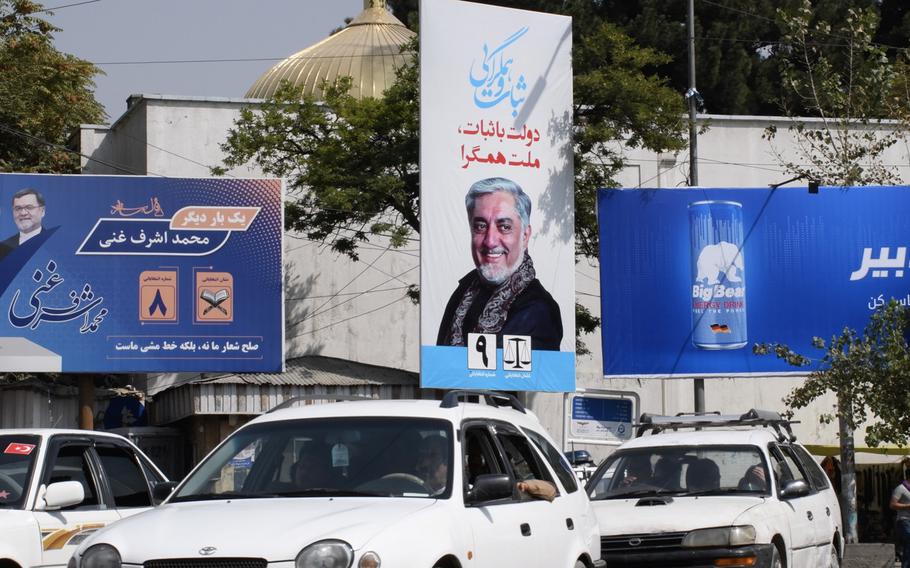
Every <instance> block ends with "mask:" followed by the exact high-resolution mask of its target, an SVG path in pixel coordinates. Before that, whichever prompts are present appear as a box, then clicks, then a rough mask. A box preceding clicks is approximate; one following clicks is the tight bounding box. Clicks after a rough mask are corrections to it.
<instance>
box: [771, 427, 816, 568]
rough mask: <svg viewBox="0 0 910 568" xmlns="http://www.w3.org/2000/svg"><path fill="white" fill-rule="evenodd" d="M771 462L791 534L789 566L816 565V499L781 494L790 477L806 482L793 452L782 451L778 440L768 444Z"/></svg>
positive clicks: (778, 495)
mask: <svg viewBox="0 0 910 568" xmlns="http://www.w3.org/2000/svg"><path fill="white" fill-rule="evenodd" d="M768 450H769V451H768V453H769V455H770V456H771V466H772V468H773V470H774V477H775V479H776V480H777V497H778V499H779V500H780V505H781V507H782V509H783V511H784V516H785V518H786V519H787V520H788V524H789V529H790V531H789V532H790V536H789V542H787V543H786V544H787V548H788V549H789V552H790V558H791V560H790V562H788V563H787V565H788V566H819V564H818V560H819V559H818V549H817V542H816V535H815V522H814V521H815V516H816V514H817V512H816V511H814V510H813V508H815V506H816V503H815V502H814V501H813V500H812V499H811V498H810V497H811V495H804V496H799V497H788V498H783V497H781V494H780V493H781V489H782V488H783V487H784V486H785V485H786V484H787V483H789V482H790V481H792V480H802V481H805V482H806V483H807V484H808V481H807V480H806V479H805V477H804V476H803V473H802V470H801V469H800V468H799V467H797V465H796V462H795V461H794V459H793V457H792V456H789V455H787V454H784V453H783V452H782V451H781V448H780V447H779V446H778V445H777V444H772V445H771V447H769V448H768Z"/></svg>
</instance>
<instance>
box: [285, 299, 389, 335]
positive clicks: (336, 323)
mask: <svg viewBox="0 0 910 568" xmlns="http://www.w3.org/2000/svg"><path fill="white" fill-rule="evenodd" d="M405 298H407V296H402V297H400V298H398V299H396V300H392V301H391V302H389V303H388V304H383V305H382V306H379V307H378V308H373V309H372V310H369V311H366V312H363V313H362V314H357V315H356V316H351V317H349V318H345V319H342V320H338V321H335V322H332V323H330V324H328V325H326V326H323V327H320V328H318V329H314V330H312V331H304V332H303V333H298V334H297V335H291V336H290V337H287V339H294V338H295V337H300V336H302V335H310V334H313V333H316V332H319V331H322V330H324V329H328V328H330V327H333V326H336V325H338V324H340V323H344V322H346V321H351V320H352V319H357V318H359V317H363V316H368V315H370V314H372V313H375V312H378V311H379V310H383V309H385V308H388V307H389V306H391V305H392V304H395V303H397V302H400V301H402V300H404V299H405Z"/></svg>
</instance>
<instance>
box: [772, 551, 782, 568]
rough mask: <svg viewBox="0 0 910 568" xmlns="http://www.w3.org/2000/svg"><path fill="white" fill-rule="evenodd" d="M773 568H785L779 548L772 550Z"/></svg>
mask: <svg viewBox="0 0 910 568" xmlns="http://www.w3.org/2000/svg"><path fill="white" fill-rule="evenodd" d="M771 568H784V561H783V560H782V559H781V557H780V549H779V548H778V547H777V546H775V547H774V548H773V549H772V550H771Z"/></svg>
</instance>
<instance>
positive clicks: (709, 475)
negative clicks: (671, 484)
mask: <svg viewBox="0 0 910 568" xmlns="http://www.w3.org/2000/svg"><path fill="white" fill-rule="evenodd" d="M718 487H720V468H718V467H717V464H716V463H715V462H714V460H712V459H708V458H701V459H697V460H695V461H694V462H692V463H690V464H689V468H688V469H687V470H686V488H687V489H688V490H689V491H710V490H712V489H717V488H718Z"/></svg>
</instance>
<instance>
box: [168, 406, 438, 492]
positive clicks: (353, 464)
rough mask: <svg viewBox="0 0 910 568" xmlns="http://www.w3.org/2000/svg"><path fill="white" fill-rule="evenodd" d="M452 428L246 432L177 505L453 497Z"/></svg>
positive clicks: (380, 424)
mask: <svg viewBox="0 0 910 568" xmlns="http://www.w3.org/2000/svg"><path fill="white" fill-rule="evenodd" d="M452 453H453V443H452V428H451V423H449V422H448V421H444V420H437V419H428V418H401V417H388V418H387V417H350V418H327V419H306V420H281V421H274V422H264V423H260V424H253V425H250V426H247V427H244V428H241V429H240V430H238V431H237V432H235V433H234V434H232V435H231V436H229V437H228V438H227V440H225V442H224V443H223V444H222V445H221V446H220V447H219V448H218V449H216V450H215V452H214V453H212V454H211V455H210V456H209V457H208V458H207V459H206V460H205V461H204V462H203V463H202V464H200V466H199V467H198V468H197V469H196V471H195V472H193V474H191V475H190V477H188V478H187V480H186V482H185V483H184V484H183V485H182V487H181V488H180V490H179V491H178V492H177V493H176V494H174V495H173V497H172V498H171V499H172V500H173V501H189V500H200V499H219V498H234V499H236V498H255V497H275V496H285V497H324V496H339V497H343V496H357V495H362V496H370V497H390V496H399V497H400V496H404V497H434V498H447V497H449V496H450V494H451V489H450V486H451V478H452V471H451V469H452V468H451V467H449V466H450V464H451V463H452Z"/></svg>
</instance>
